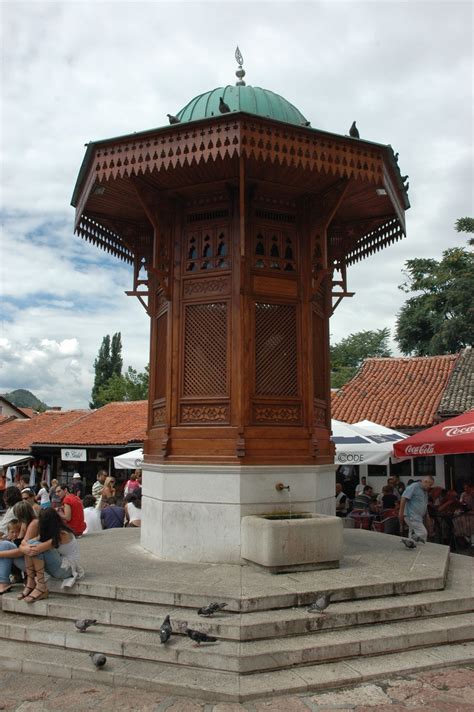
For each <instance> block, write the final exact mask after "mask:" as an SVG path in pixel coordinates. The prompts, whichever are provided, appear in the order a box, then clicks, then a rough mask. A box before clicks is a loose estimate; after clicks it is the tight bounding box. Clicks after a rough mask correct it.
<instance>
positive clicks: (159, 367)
mask: <svg viewBox="0 0 474 712" xmlns="http://www.w3.org/2000/svg"><path fill="white" fill-rule="evenodd" d="M167 332H168V312H163V313H162V315H161V316H160V317H159V318H158V319H157V320H156V331H155V338H156V351H155V353H156V362H155V393H154V397H155V399H157V398H165V396H166V370H167V369H166V359H167V348H166V344H167Z"/></svg>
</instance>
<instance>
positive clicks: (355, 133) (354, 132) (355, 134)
mask: <svg viewBox="0 0 474 712" xmlns="http://www.w3.org/2000/svg"><path fill="white" fill-rule="evenodd" d="M349 136H352V138H360V136H359V132H358V130H357V127H356V122H355V121H353V122H352V126H351V127H350V129H349Z"/></svg>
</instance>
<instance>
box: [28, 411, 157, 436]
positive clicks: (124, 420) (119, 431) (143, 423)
mask: <svg viewBox="0 0 474 712" xmlns="http://www.w3.org/2000/svg"><path fill="white" fill-rule="evenodd" d="M147 416H148V402H147V401H128V402H123V403H108V404H107V405H104V406H103V407H102V408H98V409H97V410H92V411H86V413H85V414H83V417H82V418H78V419H76V420H73V421H71V422H69V423H65V424H64V425H63V426H61V427H60V428H57V429H55V430H54V432H51V433H45V434H44V435H41V436H40V437H39V438H35V441H34V442H35V443H37V444H38V445H41V444H51V445H52V444H54V445H68V446H70V445H94V446H96V445H119V446H120V445H128V444H129V443H142V442H143V441H144V439H145V434H146V429H147Z"/></svg>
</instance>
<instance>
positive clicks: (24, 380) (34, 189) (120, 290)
mask: <svg viewBox="0 0 474 712" xmlns="http://www.w3.org/2000/svg"><path fill="white" fill-rule="evenodd" d="M472 29H473V28H472V9H471V6H470V4H469V3H464V2H439V3H432V2H370V1H368V2H358V1H356V0H354V2H306V3H305V2H252V3H247V2H242V3H234V2H223V3H203V2H199V1H197V2H192V3H182V2H179V3H178V2H176V3H172V2H113V3H110V2H109V3H106V2H94V1H92V0H86V1H83V2H66V1H65V0H63V1H62V2H43V1H42V0H39V1H38V2H20V1H17V2H13V1H11V2H8V1H7V2H3V3H2V30H1V31H2V38H1V43H2V58H1V59H2V65H3V75H2V84H1V116H0V121H1V141H2V160H1V168H0V170H1V174H0V182H1V192H2V204H3V215H2V223H3V235H2V241H1V245H0V250H1V254H0V261H1V266H0V281H1V291H2V320H3V321H2V333H1V338H0V347H1V349H2V351H1V353H2V356H3V365H2V368H1V369H0V390H6V389H10V388H13V387H20V386H21V387H30V388H31V389H35V392H37V394H38V395H39V396H40V397H41V398H43V400H46V402H48V403H50V404H62V405H64V406H72V405H74V406H79V405H80V406H84V405H86V403H87V402H88V398H89V394H90V388H91V385H92V378H93V369H92V364H93V361H94V358H95V356H96V354H97V350H98V348H99V346H100V343H101V339H102V337H103V336H104V334H107V333H114V332H115V331H121V333H122V340H123V344H124V363H125V365H128V364H130V365H132V366H134V367H135V368H139V369H140V370H141V369H142V368H143V367H144V365H145V363H146V362H147V361H148V332H149V324H148V318H147V316H146V314H145V312H144V311H143V309H142V307H140V306H139V304H138V303H137V302H136V300H133V299H130V298H127V297H126V296H125V295H124V291H125V290H126V289H130V287H131V269H130V268H129V267H127V266H126V265H124V264H123V263H122V262H120V261H117V260H113V259H111V258H110V257H109V256H107V255H104V254H103V253H101V252H100V251H99V250H98V249H97V248H95V247H93V246H91V245H90V244H88V243H85V242H84V241H82V240H80V239H79V238H77V237H74V236H73V220H74V211H73V210H72V208H70V207H69V202H70V198H71V195H72V191H73V188H74V184H75V181H76V178H77V174H78V171H79V167H80V164H81V161H82V158H83V156H84V150H85V149H84V143H85V142H87V141H89V140H96V139H100V138H107V137H111V136H115V135H119V134H123V133H129V132H133V131H139V130H142V129H148V128H153V127H155V126H160V125H162V124H164V123H165V121H166V113H168V112H171V113H177V111H179V109H180V108H181V107H183V106H184V105H185V104H186V103H187V102H188V101H189V100H190V99H191V98H192V97H193V96H195V95H197V94H199V93H201V92H203V91H206V90H207V89H210V88H213V87H215V86H219V85H223V84H227V83H233V82H234V81H235V78H234V74H233V73H234V71H235V69H236V66H235V65H234V60H233V51H234V48H235V46H236V45H237V44H239V46H240V48H241V50H242V53H243V55H244V59H245V62H244V66H245V69H246V71H247V77H246V79H247V80H248V82H249V83H250V84H253V85H256V86H263V87H267V88H269V89H272V90H273V91H276V92H278V93H280V94H282V95H283V96H285V97H287V98H288V100H290V101H291V102H292V103H294V104H295V105H296V106H298V107H299V108H300V109H301V111H302V112H303V113H304V114H305V115H306V116H307V118H308V119H310V120H311V122H312V125H313V126H314V127H317V128H321V129H324V130H328V131H333V132H335V133H341V134H343V133H346V132H347V130H348V128H349V126H350V124H351V122H352V121H353V119H356V120H357V123H358V126H359V128H360V131H361V135H362V137H363V138H367V139H369V140H373V141H378V142H381V143H388V142H390V143H391V144H392V145H393V146H394V149H395V150H396V151H399V152H400V167H401V169H402V173H408V174H409V176H410V201H411V204H412V208H411V210H410V211H409V212H408V213H407V229H408V238H407V239H406V240H402V241H401V242H400V243H397V244H396V245H393V246H391V247H389V248H387V249H386V250H384V251H383V252H380V253H377V254H375V255H373V256H372V257H370V258H369V259H367V260H365V261H363V262H361V263H359V264H357V265H355V266H353V267H352V268H350V269H349V273H348V276H349V289H351V290H355V291H356V296H355V297H354V298H353V299H346V300H344V301H343V303H342V304H341V305H340V306H339V307H338V309H337V311H336V313H335V316H334V317H333V319H332V321H331V333H332V335H333V338H334V340H339V339H341V338H343V336H345V335H347V333H351V332H354V331H357V330H361V329H375V328H382V327H384V326H389V327H390V328H393V325H394V321H395V316H396V313H397V311H398V310H399V308H400V306H401V305H402V303H403V301H404V299H405V296H404V295H403V293H402V292H400V290H398V289H397V286H398V284H399V283H400V282H401V280H402V276H401V270H402V269H403V265H404V262H405V261H406V260H407V259H411V258H413V257H416V256H423V257H436V258H439V257H440V256H441V253H442V251H443V250H444V249H446V248H448V247H450V246H452V245H454V244H463V243H464V238H463V236H462V235H457V234H456V233H455V232H454V230H453V224H454V222H455V220H456V219H457V218H458V217H461V216H463V215H468V214H472V188H473V179H472V119H473V116H472ZM28 359H29V361H28Z"/></svg>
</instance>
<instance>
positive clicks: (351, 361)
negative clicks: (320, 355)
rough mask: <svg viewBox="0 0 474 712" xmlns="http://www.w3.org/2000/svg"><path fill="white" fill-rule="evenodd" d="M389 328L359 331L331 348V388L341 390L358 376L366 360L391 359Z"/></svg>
mask: <svg viewBox="0 0 474 712" xmlns="http://www.w3.org/2000/svg"><path fill="white" fill-rule="evenodd" d="M389 337H390V331H389V329H388V328H385V329H375V330H369V331H359V332H357V333H356V334H350V335H349V336H346V338H345V339H342V341H339V343H337V344H334V345H333V346H331V349H330V352H331V388H341V386H343V385H344V383H347V381H350V379H351V378H352V377H353V376H354V375H355V374H356V372H357V369H358V368H360V366H361V365H362V362H363V361H364V360H365V359H366V358H371V357H375V356H379V357H389V356H391V355H392V354H391V353H390V348H389V346H388V339H389Z"/></svg>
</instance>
